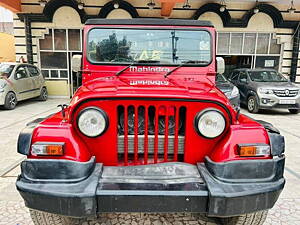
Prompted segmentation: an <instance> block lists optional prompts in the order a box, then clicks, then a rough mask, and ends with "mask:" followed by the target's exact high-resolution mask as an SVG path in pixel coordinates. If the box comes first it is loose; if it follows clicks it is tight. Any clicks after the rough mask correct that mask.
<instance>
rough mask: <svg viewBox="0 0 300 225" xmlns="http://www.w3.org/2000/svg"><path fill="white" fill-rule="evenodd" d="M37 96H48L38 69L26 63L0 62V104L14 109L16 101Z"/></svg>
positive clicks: (44, 99) (42, 97)
mask: <svg viewBox="0 0 300 225" xmlns="http://www.w3.org/2000/svg"><path fill="white" fill-rule="evenodd" d="M36 97H38V98H39V99H40V100H41V101H46V100H47V98H48V92H47V88H46V86H45V80H44V77H43V75H42V74H41V72H40V70H39V69H38V68H37V67H36V66H34V65H31V64H27V63H1V64H0V106H1V105H2V106H4V108H5V109H14V108H15V107H16V105H17V102H18V101H22V100H25V99H29V98H36Z"/></svg>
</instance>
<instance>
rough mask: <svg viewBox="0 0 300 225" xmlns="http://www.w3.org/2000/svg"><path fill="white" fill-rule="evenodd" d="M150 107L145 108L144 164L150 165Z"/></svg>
mask: <svg viewBox="0 0 300 225" xmlns="http://www.w3.org/2000/svg"><path fill="white" fill-rule="evenodd" d="M148 116H149V115H148V107H145V114H144V117H145V139H144V164H148V132H147V131H148V123H149V121H148V119H149V118H148Z"/></svg>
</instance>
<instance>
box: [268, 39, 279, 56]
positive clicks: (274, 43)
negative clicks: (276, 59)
mask: <svg viewBox="0 0 300 225" xmlns="http://www.w3.org/2000/svg"><path fill="white" fill-rule="evenodd" d="M280 51H281V45H280V44H277V40H276V39H271V43H270V54H280Z"/></svg>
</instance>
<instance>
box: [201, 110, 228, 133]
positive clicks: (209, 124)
mask: <svg viewBox="0 0 300 225" xmlns="http://www.w3.org/2000/svg"><path fill="white" fill-rule="evenodd" d="M195 127H196V129H197V131H198V133H199V134H200V135H202V136H204V137H206V138H216V137H218V136H220V135H221V134H222V133H223V132H224V130H225V127H226V120H225V117H224V115H223V113H222V112H220V111H219V110H217V109H206V110H203V111H202V112H200V113H198V115H197V116H196V118H195Z"/></svg>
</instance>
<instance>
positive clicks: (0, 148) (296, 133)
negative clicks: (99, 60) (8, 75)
mask: <svg viewBox="0 0 300 225" xmlns="http://www.w3.org/2000/svg"><path fill="white" fill-rule="evenodd" d="M66 102H68V100H67V99H50V100H48V101H47V102H37V101H26V102H24V103H20V104H19V105H18V107H17V108H16V109H15V110H14V111H5V110H0V174H3V172H4V171H7V170H9V169H12V170H11V171H10V172H8V173H7V174H5V175H4V176H2V177H0V225H17V224H19V225H32V222H31V219H30V216H29V213H28V210H27V209H26V208H25V207H24V204H23V201H22V199H21V197H20V196H19V194H18V193H17V191H16V189H15V185H14V182H15V180H16V176H17V175H18V174H19V167H16V168H15V169H13V167H14V166H15V165H16V162H17V161H20V160H21V159H22V156H20V155H18V154H17V153H16V141H17V137H18V133H19V132H20V130H21V129H22V128H23V127H24V125H25V124H26V123H28V122H30V121H31V120H33V119H35V118H37V117H43V116H46V115H48V114H50V113H53V112H56V111H58V109H57V107H56V106H57V105H58V104H61V103H66ZM243 113H246V112H245V111H244V110H243ZM246 114H247V113H246ZM250 116H251V117H253V118H256V119H263V120H266V121H268V122H271V123H273V124H274V125H275V126H276V127H277V128H279V129H280V131H281V132H282V134H284V136H285V138H286V145H287V151H286V156H287V160H286V171H285V177H286V179H287V183H286V187H285V189H284V191H283V193H282V194H281V196H280V199H279V201H278V202H277V204H276V206H275V207H274V208H273V209H272V210H270V212H269V216H268V218H267V221H266V223H265V224H267V225H276V224H291V225H299V224H300V154H299V146H300V114H299V115H291V114H289V113H288V112H287V111H284V110H281V111H264V112H262V113H261V114H257V115H250ZM109 218H110V217H109V215H108V216H106V217H102V219H101V218H100V220H99V223H98V224H99V225H100V224H101V225H105V224H107V225H109V224H144V225H146V224H147V225H150V224H151V223H150V221H151V222H152V224H156V225H162V224H164V225H166V224H170V223H171V222H172V221H175V220H176V221H177V222H176V223H175V224H177V225H181V224H182V225H183V224H203V223H202V222H199V223H198V222H195V220H192V219H191V217H189V215H187V214H179V215H177V216H174V215H157V214H154V215H145V214H143V215H140V214H138V215H128V214H122V215H120V216H119V220H115V223H114V222H113V221H111V222H108V221H109V220H108V219H109ZM122 221H123V222H122ZM125 221H126V222H125ZM91 224H95V223H91ZM210 224H213V223H210Z"/></svg>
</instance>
